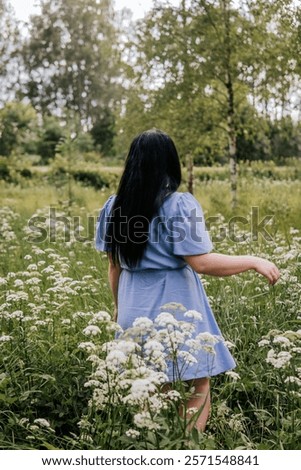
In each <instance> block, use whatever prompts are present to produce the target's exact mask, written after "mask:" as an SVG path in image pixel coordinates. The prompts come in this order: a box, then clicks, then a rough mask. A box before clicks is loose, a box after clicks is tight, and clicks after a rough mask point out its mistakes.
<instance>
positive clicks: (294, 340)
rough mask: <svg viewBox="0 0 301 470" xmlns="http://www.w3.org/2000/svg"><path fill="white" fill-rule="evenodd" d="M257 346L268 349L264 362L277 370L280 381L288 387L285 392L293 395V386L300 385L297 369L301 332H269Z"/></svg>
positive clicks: (300, 380) (300, 377)
mask: <svg viewBox="0 0 301 470" xmlns="http://www.w3.org/2000/svg"><path fill="white" fill-rule="evenodd" d="M258 345H259V346H260V347H268V348H269V350H268V352H267V357H266V362H267V363H268V364H270V365H271V366H273V367H274V368H275V369H277V370H279V373H281V376H282V380H284V382H285V383H286V384H288V385H290V387H288V388H287V391H288V392H289V393H292V394H294V393H295V387H294V386H297V387H300V385H301V368H299V367H297V365H298V364H300V352H301V330H297V331H292V330H287V331H284V332H281V331H280V330H276V329H275V330H271V331H269V333H268V334H267V335H266V336H264V337H263V338H262V340H261V341H259V343H258ZM293 374H294V375H293Z"/></svg>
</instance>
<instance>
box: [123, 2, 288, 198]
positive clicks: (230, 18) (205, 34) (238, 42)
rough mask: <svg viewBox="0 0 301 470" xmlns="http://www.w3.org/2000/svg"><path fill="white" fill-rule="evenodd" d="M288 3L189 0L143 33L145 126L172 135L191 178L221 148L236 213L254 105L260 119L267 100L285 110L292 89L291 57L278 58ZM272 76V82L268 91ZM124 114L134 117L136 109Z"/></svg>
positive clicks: (140, 68) (137, 69)
mask: <svg viewBox="0 0 301 470" xmlns="http://www.w3.org/2000/svg"><path fill="white" fill-rule="evenodd" d="M283 3H289V0H287V1H285V0H284V1H281V0H276V1H275V2H272V1H270V0H269V1H268V2H262V1H261V0H256V1H252V0H240V1H237V0H236V1H234V0H182V1H181V2H180V5H179V6H178V7H171V6H168V5H162V4H159V3H157V4H156V6H155V8H154V9H153V10H152V11H151V12H150V14H149V15H148V16H147V17H146V18H145V19H144V20H143V21H141V22H140V23H139V24H138V25H137V33H136V41H135V42H134V44H133V46H132V47H133V49H134V57H136V60H135V61H134V63H133V65H132V74H133V77H134V78H131V80H132V83H133V90H135V89H136V90H137V92H138V93H139V99H140V102H141V103H142V108H143V118H141V116H140V121H143V122H144V121H145V120H147V118H150V119H149V120H150V122H152V121H156V122H158V123H160V124H161V123H166V125H167V128H172V131H173V134H175V135H176V136H177V139H178V140H179V141H180V147H181V150H182V151H183V153H186V155H188V156H189V158H188V163H187V166H188V167H189V168H190V169H191V170H192V168H193V163H194V160H196V159H197V160H198V161H201V159H200V158H199V155H197V153H199V154H201V155H203V158H204V160H205V159H207V156H208V155H210V150H211V149H212V148H214V145H216V143H214V140H215V141H216V140H217V141H218V144H217V145H216V146H217V149H216V148H215V151H217V153H219V152H218V149H221V151H222V152H224V153H226V154H227V158H228V161H229V166H230V181H231V192H232V205H233V207H235V205H236V199H237V195H236V193H237V161H238V147H237V139H238V136H240V143H241V141H242V140H241V137H242V133H241V130H242V128H243V125H244V116H246V113H247V114H248V113H249V109H250V105H253V107H254V116H255V115H256V114H257V112H259V109H258V108H259V105H260V103H261V102H262V101H263V100H267V101H268V103H272V101H273V100H274V101H275V99H276V98H277V103H283V106H284V104H285V100H287V93H288V90H289V87H290V85H291V74H290V69H289V67H288V55H287V54H283V55H282V56H281V57H278V54H279V50H280V42H281V41H284V42H285V43H286V44H287V40H288V37H289V34H290V33H289V28H287V29H285V28H282V29H281V31H282V36H281V41H279V40H275V36H277V34H278V33H279V31H280V28H279V25H278V24H279V16H281V12H282V9H283ZM284 47H285V46H282V49H281V50H284ZM275 57H276V58H277V60H275ZM275 63H276V65H275ZM279 64H281V67H280V65H279ZM267 70H269V73H270V74H271V75H272V76H273V80H270V82H269V83H268V85H266V84H265V81H266V77H267ZM284 70H286V71H287V73H286V78H285V80H284V79H283V80H282V85H281V87H280V86H279V84H278V82H279V74H282V75H284ZM137 84H138V87H137ZM264 94H265V96H264ZM132 95H133V93H131V95H130V96H132ZM128 106H129V107H128ZM125 107H126V109H127V110H129V111H131V109H132V107H131V105H130V103H129V102H128V103H126V104H125ZM125 114H127V112H126V113H125ZM134 117H135V114H134ZM130 120H131V113H129V115H128V121H130ZM250 125H251V122H250V121H249V122H248V126H249V131H250ZM255 128H256V125H255V126H254V129H253V130H252V132H253V131H254V132H255ZM252 132H251V134H252ZM225 139H227V142H226V140H225ZM264 145H265V144H264ZM240 149H241V148H240ZM253 151H256V146H253ZM262 151H263V149H262ZM190 175H191V176H190V178H189V181H190V183H189V186H188V187H189V190H192V180H193V178H192V171H191V172H190Z"/></svg>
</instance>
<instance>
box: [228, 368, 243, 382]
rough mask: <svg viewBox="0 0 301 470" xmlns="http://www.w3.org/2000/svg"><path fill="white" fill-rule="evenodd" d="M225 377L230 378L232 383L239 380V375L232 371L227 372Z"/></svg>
mask: <svg viewBox="0 0 301 470" xmlns="http://www.w3.org/2000/svg"><path fill="white" fill-rule="evenodd" d="M225 375H227V376H228V377H230V378H231V379H232V380H233V382H237V381H238V380H239V379H240V375H239V374H238V373H237V372H234V371H233V370H228V371H227V372H226V373H225Z"/></svg>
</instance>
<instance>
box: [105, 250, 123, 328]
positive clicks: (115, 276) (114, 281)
mask: <svg viewBox="0 0 301 470" xmlns="http://www.w3.org/2000/svg"><path fill="white" fill-rule="evenodd" d="M108 257H109V272H108V278H109V284H110V288H111V291H112V294H113V299H114V303H115V310H114V321H116V320H117V314H118V311H117V308H118V284H119V276H120V273H121V267H120V265H119V264H118V263H116V264H114V263H113V260H112V256H111V254H110V253H109V254H108Z"/></svg>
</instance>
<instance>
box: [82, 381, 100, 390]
mask: <svg viewBox="0 0 301 470" xmlns="http://www.w3.org/2000/svg"><path fill="white" fill-rule="evenodd" d="M100 385H101V383H100V382H99V380H93V379H91V380H88V382H85V383H84V387H86V388H88V387H99V386H100Z"/></svg>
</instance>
